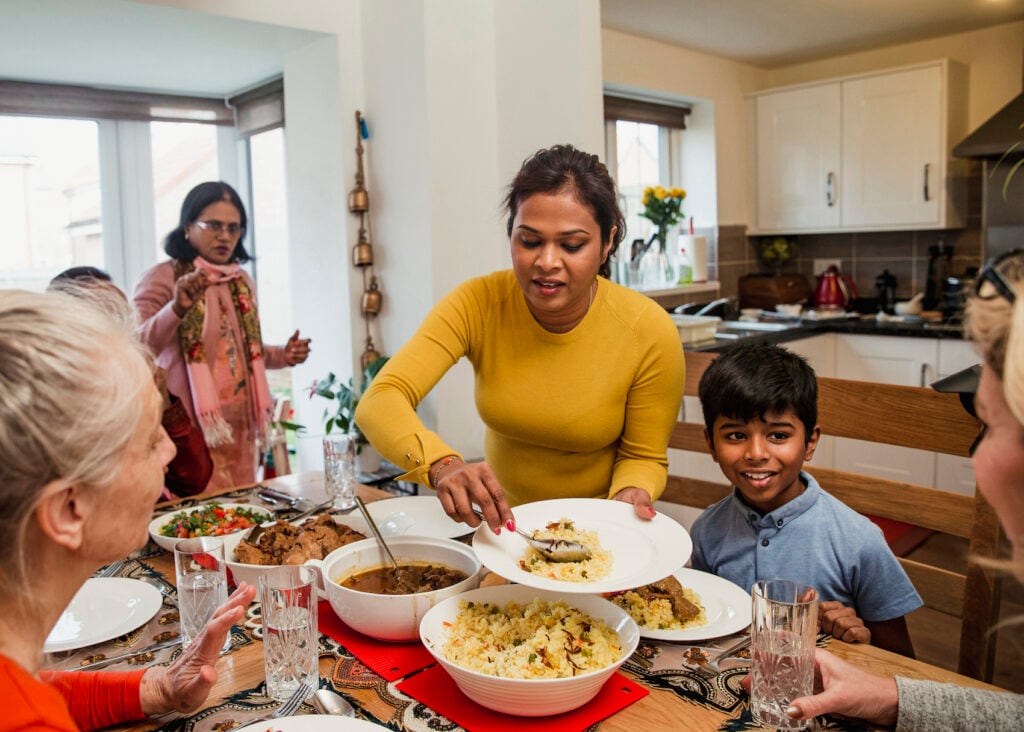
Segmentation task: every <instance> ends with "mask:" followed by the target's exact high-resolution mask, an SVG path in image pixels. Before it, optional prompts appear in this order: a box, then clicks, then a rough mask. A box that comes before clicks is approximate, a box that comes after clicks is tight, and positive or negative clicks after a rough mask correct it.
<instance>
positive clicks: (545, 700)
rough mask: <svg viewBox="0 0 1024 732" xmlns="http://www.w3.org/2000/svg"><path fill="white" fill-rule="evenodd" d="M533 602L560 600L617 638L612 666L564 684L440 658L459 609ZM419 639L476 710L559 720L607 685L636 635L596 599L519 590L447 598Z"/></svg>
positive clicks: (628, 621)
mask: <svg viewBox="0 0 1024 732" xmlns="http://www.w3.org/2000/svg"><path fill="white" fill-rule="evenodd" d="M535 598H540V599H542V600H547V601H549V602H554V601H556V600H564V601H565V602H566V603H568V604H569V605H571V606H573V607H576V608H579V609H580V610H582V611H583V612H585V613H587V614H588V615H590V616H591V617H593V618H597V619H600V620H603V621H604V622H605V623H607V624H608V626H609V627H610V628H611V629H612V630H614V631H615V632H616V633H618V634H619V641H620V643H621V645H622V655H621V657H619V658H618V660H616V661H615V662H614V663H612V664H610V665H608V666H606V667H605V668H602V669H599V670H597V671H589V672H587V673H585V674H580V675H579V676H572V677H569V678H564V679H505V678H499V677H497V676H491V675H489V674H484V673H480V672H479V671H470V670H468V669H465V668H462V667H460V666H456V665H455V664H453V663H452V662H451V661H449V660H448V659H447V658H445V657H444V655H443V654H442V653H441V650H442V649H443V648H444V644H445V641H446V640H447V639H448V633H449V628H450V627H451V624H454V622H455V619H456V618H457V617H458V614H459V603H460V602H461V601H462V600H466V601H470V602H490V603H494V604H496V605H499V606H502V607H504V606H505V605H506V604H508V603H509V602H513V601H514V602H517V603H519V604H523V605H525V604H526V603H528V602H530V601H532V600H533V599H535ZM420 639H421V640H422V641H423V645H425V646H426V647H427V650H428V651H430V652H431V653H432V654H433V656H434V658H436V659H437V661H438V663H440V664H441V665H442V666H443V667H444V668H445V670H446V671H447V672H448V673H449V674H450V675H451V677H452V679H454V680H455V683H456V684H457V685H458V687H459V689H461V690H462V693H464V694H465V695H466V696H468V697H469V698H470V699H472V700H473V701H475V702H476V703H477V704H479V705H481V706H484V707H487V708H488V709H493V710H494V711H496V712H502V713H504V714H514V715H517V716H521V717H543V716H548V715H551V714H561V713H562V712H568V711H570V710H572V709H576V708H578V707H581V706H583V705H584V704H586V703H587V702H589V701H590V700H591V699H593V698H594V697H595V696H596V695H597V693H598V692H599V691H600V690H601V687H602V686H604V684H605V682H606V681H608V679H609V677H610V676H611V675H612V674H613V673H615V671H616V670H617V669H618V668H619V666H621V665H622V664H623V663H624V662H625V660H626V659H627V658H629V657H630V656H631V655H632V654H633V651H635V650H636V647H637V644H638V643H639V642H640V630H639V628H637V625H636V623H635V622H634V621H633V619H632V618H631V617H629V614H628V613H627V612H626V611H625V610H623V609H621V608H620V607H618V606H616V605H614V604H613V603H611V602H609V601H608V600H605V599H604V598H602V597H600V596H598V595H568V596H567V595H564V594H562V593H559V592H554V591H551V590H537V589H533V588H530V587H526V586H525V585H497V586H493V587H482V588H480V589H478V590H471V591H469V592H464V593H462V594H461V595H459V596H458V597H451V598H448V599H447V600H445V601H444V602H441V603H438V604H437V606H436V607H435V608H434V609H432V610H431V611H430V612H428V613H427V614H426V616H425V617H424V618H423V622H422V623H420Z"/></svg>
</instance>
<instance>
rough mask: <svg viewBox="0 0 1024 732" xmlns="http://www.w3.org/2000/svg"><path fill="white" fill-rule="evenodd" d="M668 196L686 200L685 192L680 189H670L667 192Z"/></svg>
mask: <svg viewBox="0 0 1024 732" xmlns="http://www.w3.org/2000/svg"><path fill="white" fill-rule="evenodd" d="M668 195H670V196H671V197H672V198H686V191H684V190H683V189H682V188H672V189H670V190H669V192H668Z"/></svg>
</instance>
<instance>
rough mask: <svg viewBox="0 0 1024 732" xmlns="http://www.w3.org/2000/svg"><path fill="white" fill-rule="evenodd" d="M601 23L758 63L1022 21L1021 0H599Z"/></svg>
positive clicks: (811, 57) (833, 53)
mask: <svg viewBox="0 0 1024 732" xmlns="http://www.w3.org/2000/svg"><path fill="white" fill-rule="evenodd" d="M600 1H601V25H602V26H604V27H606V28H612V29H615V30H620V31H624V32H626V33H631V34H633V35H638V36H644V37H647V38H652V39H655V40H659V41H663V42H665V43H671V44H674V45H677V46H685V47H686V48H691V49H694V50H698V51H704V52H706V53H711V54H714V55H716V56H722V57H724V58H728V59H732V60H734V61H741V62H743V63H747V64H751V65H753V66H758V67H761V68H765V69H770V68H777V67H780V66H788V65H790V64H795V63H802V62H806V61H814V60H817V59H821V58H827V57H830V56H838V55H842V54H846V53H852V52H856V51H865V50H869V49H872V48H880V47H882V46H890V45H894V44H897V43H908V42H910V41H919V40H924V39H926V38H936V37H939V36H945V35H950V34H952V33H963V32H965V31H969V30H977V29H979V28H985V27H988V26H992V25H1000V24H1002V23H1009V22H1011V21H1015V20H1022V19H1024V0H600Z"/></svg>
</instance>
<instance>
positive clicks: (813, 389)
mask: <svg viewBox="0 0 1024 732" xmlns="http://www.w3.org/2000/svg"><path fill="white" fill-rule="evenodd" d="M698 394H699V395H700V402H701V406H702V407H703V409H704V425H705V426H706V427H707V430H708V435H709V436H710V437H711V440H712V441H714V439H715V438H714V425H715V420H716V419H718V418H719V417H726V418H728V419H738V420H742V421H743V422H750V421H751V420H753V419H754V418H755V417H757V418H759V419H764V418H765V415H766V414H768V413H769V412H784V411H786V410H787V409H792V410H793V411H794V412H796V415H797V417H799V418H800V421H801V422H802V423H803V425H804V441H805V442H806V441H807V440H809V439H810V437H811V433H812V432H813V431H814V427H815V425H817V424H818V380H817V378H815V375H814V369H812V368H811V366H810V364H808V363H807V360H806V359H804V358H803V357H802V356H798V355H797V354H795V353H792V352H791V351H787V350H786V349H785V348H781V347H779V346H774V345H770V344H768V343H763V342H762V343H736V344H733V345H731V346H729V347H728V348H727V349H726V350H724V351H722V355H720V356H719V357H718V358H716V359H715V360H714V361H712V362H711V365H710V366H708V368H707V370H706V371H705V372H704V374H703V376H701V378H700V386H699V387H698Z"/></svg>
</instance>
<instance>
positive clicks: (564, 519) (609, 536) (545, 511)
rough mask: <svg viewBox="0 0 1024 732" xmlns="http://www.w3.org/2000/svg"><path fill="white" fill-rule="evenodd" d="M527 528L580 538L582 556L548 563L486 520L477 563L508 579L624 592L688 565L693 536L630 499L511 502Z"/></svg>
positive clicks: (568, 589)
mask: <svg viewBox="0 0 1024 732" xmlns="http://www.w3.org/2000/svg"><path fill="white" fill-rule="evenodd" d="M513 512H514V513H515V517H516V525H517V526H518V527H519V528H520V529H522V530H523V531H525V532H526V533H527V534H534V533H535V532H537V534H538V536H540V537H552V536H553V537H556V538H563V539H569V540H572V541H579V542H580V543H582V544H584V545H585V546H587V547H588V548H590V550H591V553H592V557H591V559H589V560H586V561H584V562H548V561H546V560H544V559H543V558H542V557H540V556H539V555H538V554H537V553H536V551H534V550H533V549H532V548H531V547H530V546H529V545H528V544H527V543H526V542H525V541H523V538H522V537H521V536H519V535H518V534H516V533H515V532H512V531H502V532H501V534H499V535H497V536H495V535H494V534H493V533H491V531H490V529H488V527H487V526H486V524H481V525H480V526H479V527H478V528H477V531H476V534H475V535H474V537H473V550H474V551H475V552H476V554H477V556H478V557H479V558H480V562H481V563H482V564H483V565H484V566H485V567H487V568H488V569H489V570H491V571H492V572H494V573H496V574H498V575H500V576H502V577H504V578H505V579H507V580H509V581H510V582H516V583H518V584H521V585H526V586H528V587H535V588H538V589H542V590H557V591H559V592H563V593H587V594H590V593H600V592H620V591H622V590H629V589H633V588H635V587H640V586H641V585H646V584H648V583H651V582H655V581H657V580H659V579H662V578H664V577H667V576H668V575H669V574H671V573H672V572H674V571H675V570H677V569H679V567H681V566H682V565H684V564H686V562H687V560H688V559H689V558H690V552H691V551H692V550H693V542H691V541H690V535H689V534H688V533H687V532H686V529H684V528H683V527H682V526H681V525H680V524H679V523H678V522H676V521H675V520H673V519H672V518H670V517H668V516H666V515H664V514H660V513H659V514H657V515H655V517H654V518H653V519H651V520H650V521H645V520H643V519H641V518H638V517H637V515H636V513H635V512H634V510H633V506H632V504H629V503H625V502H623V501H609V500H606V499H601V498H558V499H553V500H550V501H537V502H535V503H527V504H524V505H522V506H517V507H516V508H515V509H513Z"/></svg>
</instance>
